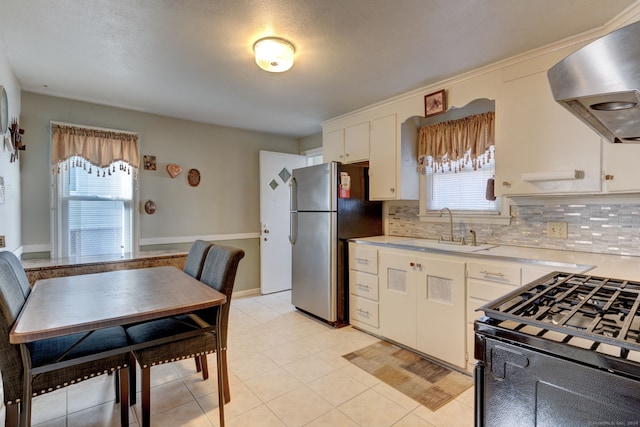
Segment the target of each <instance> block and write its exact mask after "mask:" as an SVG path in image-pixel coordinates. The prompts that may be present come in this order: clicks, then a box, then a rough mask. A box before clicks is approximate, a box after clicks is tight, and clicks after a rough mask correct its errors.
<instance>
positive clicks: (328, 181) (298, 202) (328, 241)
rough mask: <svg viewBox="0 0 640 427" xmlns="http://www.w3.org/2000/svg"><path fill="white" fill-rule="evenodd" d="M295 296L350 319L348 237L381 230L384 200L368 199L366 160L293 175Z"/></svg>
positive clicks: (324, 313)
mask: <svg viewBox="0 0 640 427" xmlns="http://www.w3.org/2000/svg"><path fill="white" fill-rule="evenodd" d="M290 185H291V212H290V215H291V218H290V219H291V221H290V224H291V225H290V227H291V229H290V234H289V240H290V241H291V244H292V282H291V302H292V303H293V305H294V306H296V307H297V308H298V309H300V310H303V311H305V312H307V313H309V314H312V315H313V316H316V317H318V318H320V319H323V320H325V321H327V322H329V323H330V324H332V325H335V326H343V325H345V324H348V323H349V305H348V304H349V270H348V265H347V264H348V253H347V251H348V244H347V239H351V238H354V237H367V236H377V235H381V234H382V203H381V202H370V201H368V198H369V197H368V188H369V176H368V168H367V167H364V166H355V165H343V164H341V163H338V162H330V163H324V164H321V165H315V166H308V167H305V168H300V169H294V170H293V177H292V179H291V183H290Z"/></svg>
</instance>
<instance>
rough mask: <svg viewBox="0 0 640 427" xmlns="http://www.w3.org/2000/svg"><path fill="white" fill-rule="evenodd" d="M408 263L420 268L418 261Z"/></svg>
mask: <svg viewBox="0 0 640 427" xmlns="http://www.w3.org/2000/svg"><path fill="white" fill-rule="evenodd" d="M409 265H410V266H411V267H418V268H422V264H420V263H419V262H410V263H409Z"/></svg>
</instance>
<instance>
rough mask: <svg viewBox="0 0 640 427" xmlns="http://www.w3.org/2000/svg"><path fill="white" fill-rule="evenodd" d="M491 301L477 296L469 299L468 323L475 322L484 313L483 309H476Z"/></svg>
mask: <svg viewBox="0 0 640 427" xmlns="http://www.w3.org/2000/svg"><path fill="white" fill-rule="evenodd" d="M488 302H489V301H487V300H483V299H477V298H469V299H467V323H469V324H473V322H474V321H475V320H476V319H477V318H478V317H480V316H483V315H484V312H482V311H476V309H478V308H480V307H482V306H483V305H485V304H486V303H488Z"/></svg>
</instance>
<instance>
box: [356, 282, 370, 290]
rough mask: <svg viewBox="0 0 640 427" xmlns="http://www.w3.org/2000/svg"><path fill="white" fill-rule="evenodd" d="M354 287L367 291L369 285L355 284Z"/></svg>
mask: <svg viewBox="0 0 640 427" xmlns="http://www.w3.org/2000/svg"><path fill="white" fill-rule="evenodd" d="M356 286H357V287H359V288H365V289H369V285H363V284H362V283H356Z"/></svg>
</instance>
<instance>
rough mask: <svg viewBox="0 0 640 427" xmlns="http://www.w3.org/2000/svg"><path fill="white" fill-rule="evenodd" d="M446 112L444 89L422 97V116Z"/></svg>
mask: <svg viewBox="0 0 640 427" xmlns="http://www.w3.org/2000/svg"><path fill="white" fill-rule="evenodd" d="M445 111H447V95H446V93H445V90H444V89H441V90H439V91H437V92H433V93H430V94H429V95H425V97H424V116H425V117H430V116H435V115H436V114H441V113H444V112H445Z"/></svg>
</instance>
